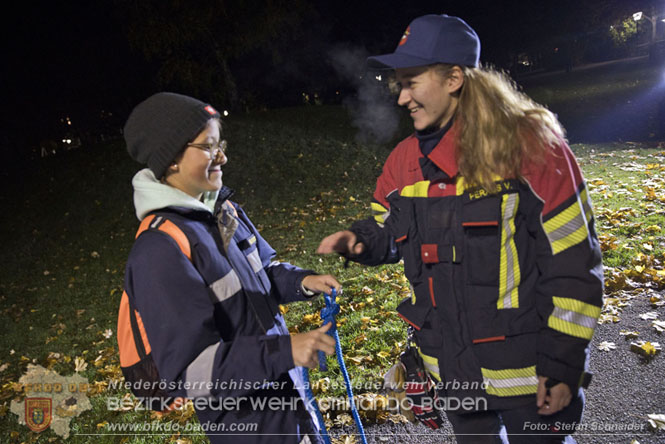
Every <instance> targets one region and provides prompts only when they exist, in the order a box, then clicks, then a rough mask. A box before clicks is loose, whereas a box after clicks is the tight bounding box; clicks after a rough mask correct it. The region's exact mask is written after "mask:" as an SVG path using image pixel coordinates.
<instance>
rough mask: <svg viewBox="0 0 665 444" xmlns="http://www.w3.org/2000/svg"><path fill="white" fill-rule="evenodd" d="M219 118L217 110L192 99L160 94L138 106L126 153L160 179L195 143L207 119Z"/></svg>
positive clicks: (131, 118)
mask: <svg viewBox="0 0 665 444" xmlns="http://www.w3.org/2000/svg"><path fill="white" fill-rule="evenodd" d="M213 118H219V113H218V112H217V110H215V108H213V107H212V106H210V105H208V104H207V103H203V102H201V101H200V100H197V99H194V98H192V97H188V96H183V95H181V94H174V93H169V92H161V93H157V94H155V95H153V96H150V97H149V98H147V99H146V100H144V101H143V102H141V103H139V104H138V105H137V106H136V108H134V110H133V111H132V113H131V114H130V115H129V118H128V119H127V123H125V129H124V135H125V142H126V143H127V150H128V151H129V155H130V156H132V158H133V159H134V160H136V161H137V162H140V163H143V164H147V165H148V168H150V170H152V172H153V173H154V174H155V177H156V178H158V179H161V177H162V176H163V175H164V173H165V172H166V169H167V168H168V167H169V165H170V164H171V163H172V162H173V159H175V157H176V156H177V155H178V153H180V152H181V151H182V150H183V149H184V148H185V146H186V145H187V144H188V143H189V142H191V141H192V140H194V139H195V138H196V136H198V135H199V133H200V132H201V131H203V128H204V127H205V125H206V123H207V122H208V120H210V119H213Z"/></svg>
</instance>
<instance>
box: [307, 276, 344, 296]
mask: <svg viewBox="0 0 665 444" xmlns="http://www.w3.org/2000/svg"><path fill="white" fill-rule="evenodd" d="M302 285H303V287H305V288H306V289H308V290H309V291H314V292H316V293H325V294H330V293H332V289H333V288H334V289H335V290H337V294H339V292H340V290H341V288H342V286H341V285H340V284H339V282H337V279H335V276H333V275H330V274H322V275H317V274H310V275H309V276H305V278H304V279H303V280H302Z"/></svg>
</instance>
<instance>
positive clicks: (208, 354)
mask: <svg viewBox="0 0 665 444" xmlns="http://www.w3.org/2000/svg"><path fill="white" fill-rule="evenodd" d="M218 348H219V342H216V343H215V344H212V345H210V346H208V348H206V349H205V350H203V351H202V352H201V353H200V354H199V355H198V356H197V357H196V359H194V361H193V362H192V363H191V364H189V366H187V371H186V373H185V381H186V382H187V383H188V385H187V386H188V387H189V388H188V389H187V397H188V398H201V397H206V396H210V395H211V393H210V385H211V381H212V366H213V364H214V363H215V354H216V353H217V349H218Z"/></svg>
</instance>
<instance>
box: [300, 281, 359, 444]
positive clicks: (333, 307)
mask: <svg viewBox="0 0 665 444" xmlns="http://www.w3.org/2000/svg"><path fill="white" fill-rule="evenodd" d="M323 296H324V298H325V302H326V306H325V307H324V308H323V309H321V319H322V320H323V325H327V324H328V323H329V322H332V327H330V330H328V332H327V333H326V334H328V335H330V336H332V337H333V338H334V339H335V354H336V355H337V362H338V363H339V368H340V370H341V371H342V376H343V377H344V384H345V385H346V394H347V396H348V398H349V404H350V407H351V413H352V414H353V421H354V422H355V423H356V427H357V428H358V432H359V434H360V440H361V442H362V443H363V444H367V438H366V437H365V429H364V428H363V424H362V422H361V421H360V415H359V414H358V409H357V408H356V403H355V401H354V398H353V390H352V387H351V380H350V379H349V372H348V371H347V369H346V365H345V364H344V356H343V355H342V345H341V344H340V342H339V334H338V333H337V323H336V321H335V316H337V314H338V313H339V310H340V307H339V304H338V303H337V302H336V298H337V291H336V290H335V289H334V288H333V289H332V292H331V294H330V296H328V295H327V294H324V295H323ZM319 369H320V370H321V371H327V370H328V366H327V365H326V355H325V353H323V352H322V351H319ZM302 370H303V379H304V381H305V394H306V395H307V404H308V405H309V406H310V407H311V408H313V409H314V412H315V414H316V417H317V419H318V421H319V426H320V433H321V436H322V437H323V440H324V442H325V443H326V444H330V436H329V435H328V430H327V429H326V425H325V422H324V421H323V415H321V411H320V410H319V406H318V404H317V403H316V398H315V397H314V393H312V389H311V385H310V383H309V370H308V369H307V368H306V367H303V369H302Z"/></svg>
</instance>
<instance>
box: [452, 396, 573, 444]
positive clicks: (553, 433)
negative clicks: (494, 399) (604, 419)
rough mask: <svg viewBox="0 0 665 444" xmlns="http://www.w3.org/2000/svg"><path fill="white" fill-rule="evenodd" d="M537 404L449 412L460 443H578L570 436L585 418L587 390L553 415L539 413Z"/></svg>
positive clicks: (534, 402)
mask: <svg viewBox="0 0 665 444" xmlns="http://www.w3.org/2000/svg"><path fill="white" fill-rule="evenodd" d="M537 410H538V409H537V408H536V400H535V398H534V400H533V405H526V406H523V407H519V408H515V409H510V410H490V411H486V412H476V413H468V414H463V415H458V414H456V413H451V412H446V415H447V416H448V420H449V421H450V423H451V424H452V426H453V431H454V432H455V436H456V437H457V442H458V443H459V444H506V443H510V444H575V440H574V439H573V437H572V436H570V435H571V434H572V433H573V432H574V430H575V425H576V424H579V423H580V421H581V420H582V412H583V411H584V392H583V391H582V390H581V389H580V391H579V393H578V395H577V396H576V397H575V398H574V399H573V400H572V401H570V404H569V405H568V407H566V408H565V409H563V410H561V411H560V412H558V413H555V414H554V415H550V416H541V415H539V414H538V413H537Z"/></svg>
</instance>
